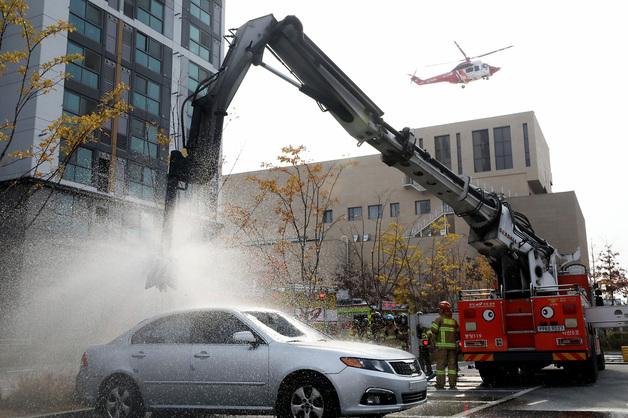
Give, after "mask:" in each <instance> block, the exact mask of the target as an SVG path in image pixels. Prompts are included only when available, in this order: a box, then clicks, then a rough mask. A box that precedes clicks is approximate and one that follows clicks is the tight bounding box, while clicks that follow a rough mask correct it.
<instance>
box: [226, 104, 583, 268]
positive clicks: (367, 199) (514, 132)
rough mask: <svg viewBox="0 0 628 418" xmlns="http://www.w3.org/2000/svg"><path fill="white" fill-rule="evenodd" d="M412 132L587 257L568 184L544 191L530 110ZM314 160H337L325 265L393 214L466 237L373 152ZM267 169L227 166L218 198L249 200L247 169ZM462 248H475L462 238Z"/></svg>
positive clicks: (555, 241)
mask: <svg viewBox="0 0 628 418" xmlns="http://www.w3.org/2000/svg"><path fill="white" fill-rule="evenodd" d="M414 133H415V136H416V138H417V145H420V146H421V147H423V148H424V149H426V150H427V151H428V152H429V153H430V154H431V155H433V156H434V157H435V158H437V159H438V160H439V161H441V162H442V163H443V164H445V165H446V166H448V167H449V168H450V169H451V170H452V171H454V173H457V174H459V175H468V176H470V177H471V182H472V183H473V184H475V185H477V186H481V187H482V188H484V189H485V190H488V191H491V192H496V193H498V194H500V195H501V196H503V197H504V198H505V199H507V200H508V201H510V202H511V204H512V205H513V208H514V209H515V210H517V211H520V212H522V213H524V214H525V215H527V216H528V218H529V219H530V220H531V221H532V225H533V227H534V228H535V231H536V233H537V235H539V236H541V237H544V238H546V239H547V240H548V241H549V242H550V243H551V244H552V245H554V246H555V247H556V248H557V249H558V250H559V251H560V252H563V253H569V252H573V251H575V250H576V249H577V248H578V247H580V249H581V251H582V262H583V263H584V264H587V265H588V253H587V238H586V227H585V221H584V217H583V215H582V212H581V210H580V207H579V205H578V200H577V198H576V195H575V193H574V192H563V193H552V174H551V166H550V155H549V148H548V146H547V143H546V141H545V138H544V136H543V133H542V131H541V128H540V126H539V124H538V122H537V120H536V117H535V115H534V112H524V113H516V114H511V115H503V116H496V117H491V118H486V119H477V120H470V121H464V122H457V123H451V124H446V125H438V126H430V127H424V128H418V129H414ZM322 164H323V166H324V167H330V166H335V167H342V173H341V175H340V177H339V178H338V181H337V183H336V184H335V187H334V190H333V196H334V198H335V200H334V201H333V203H332V204H331V205H330V207H329V210H328V211H327V213H325V218H326V221H327V222H335V223H334V226H333V227H332V228H331V229H330V230H329V232H328V234H327V236H326V238H325V239H326V240H327V241H328V243H327V247H328V248H327V251H326V252H327V253H328V254H329V255H334V256H332V257H326V259H324V260H323V264H324V265H323V270H324V271H326V272H327V273H329V274H333V272H334V271H338V270H340V269H341V268H342V267H343V265H344V266H346V265H347V264H348V263H350V262H351V261H352V258H355V257H356V256H357V254H356V251H357V250H356V249H357V248H358V247H363V246H364V245H366V246H368V245H369V244H368V243H369V242H371V241H372V240H373V239H374V236H375V234H377V229H378V228H379V229H380V230H381V228H384V229H385V228H386V226H387V225H389V224H390V223H393V222H396V223H399V224H401V225H402V226H403V227H404V228H405V229H406V233H407V234H409V235H412V236H413V237H415V238H416V240H417V241H419V242H420V241H421V239H423V238H425V236H426V235H427V234H426V231H428V230H429V229H431V228H428V227H429V226H430V224H432V223H433V222H434V221H435V220H437V219H439V218H441V217H442V216H447V218H448V221H449V224H450V228H451V230H452V231H453V232H456V233H458V234H461V235H463V236H465V239H464V241H465V242H466V236H467V235H468V232H469V228H468V226H467V225H466V223H465V222H464V221H463V220H462V219H461V218H458V217H456V216H455V215H454V214H453V212H452V211H451V209H450V208H449V207H448V206H447V205H446V204H444V203H443V202H442V201H441V200H439V199H438V198H436V197H435V196H433V195H431V194H430V193H429V192H427V191H425V189H423V188H422V187H421V186H420V185H418V184H415V183H413V182H412V181H410V180H409V179H408V178H407V177H406V176H405V175H404V174H403V173H401V172H400V171H397V170H395V169H394V168H390V167H388V166H387V165H386V164H384V163H382V162H381V159H380V155H379V154H377V155H369V156H365V157H356V158H349V159H341V160H335V161H326V162H323V163H322ZM273 175H275V174H271V173H269V172H268V171H265V170H262V171H256V172H248V173H239V174H234V175H232V176H230V178H229V179H228V181H227V182H226V185H225V188H224V195H223V196H224V199H223V200H224V201H225V202H230V204H235V205H237V206H241V207H251V205H253V201H254V197H255V195H256V194H257V193H258V189H257V186H256V185H254V184H253V183H252V182H251V181H250V180H248V179H249V178H250V176H258V177H261V178H268V177H271V176H273ZM274 204H275V202H272V201H266V202H263V203H262V205H261V206H260V207H258V208H257V209H256V216H257V219H258V221H259V227H260V231H264V232H263V233H262V234H261V235H260V236H258V242H257V243H259V241H260V240H261V241H264V240H266V241H268V242H272V241H273V240H275V239H277V234H276V230H277V225H278V220H277V219H276V214H275V212H274V211H273V209H272V208H273V205H274ZM227 230H229V227H227ZM262 235H263V237H262ZM248 238H249V239H250V238H251V237H248ZM294 238H295V239H296V237H294ZM425 240H426V241H427V240H429V239H428V238H425ZM464 251H465V252H466V253H467V254H468V255H469V256H474V255H475V254H476V253H475V251H474V250H473V249H472V248H470V247H468V246H467V248H466V249H464Z"/></svg>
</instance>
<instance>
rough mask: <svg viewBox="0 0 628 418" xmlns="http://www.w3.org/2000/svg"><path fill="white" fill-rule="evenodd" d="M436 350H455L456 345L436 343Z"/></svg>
mask: <svg viewBox="0 0 628 418" xmlns="http://www.w3.org/2000/svg"><path fill="white" fill-rule="evenodd" d="M436 348H456V343H436Z"/></svg>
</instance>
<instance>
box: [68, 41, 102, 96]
mask: <svg viewBox="0 0 628 418" xmlns="http://www.w3.org/2000/svg"><path fill="white" fill-rule="evenodd" d="M68 54H80V55H82V56H83V59H82V60H76V61H74V62H71V63H68V64H67V65H66V71H67V72H68V73H69V74H70V76H71V77H72V80H74V81H77V82H79V83H81V84H84V85H86V86H88V87H91V88H93V89H97V88H98V74H99V73H100V55H98V54H96V53H95V52H92V51H90V50H89V49H86V48H83V47H81V46H79V45H77V44H75V43H74V42H68Z"/></svg>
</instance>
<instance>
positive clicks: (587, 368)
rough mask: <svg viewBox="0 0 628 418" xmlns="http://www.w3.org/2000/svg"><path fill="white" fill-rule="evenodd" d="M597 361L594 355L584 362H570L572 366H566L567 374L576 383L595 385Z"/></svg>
mask: <svg viewBox="0 0 628 418" xmlns="http://www.w3.org/2000/svg"><path fill="white" fill-rule="evenodd" d="M591 352H592V353H595V351H593V347H591ZM598 361H599V360H598V356H597V355H595V354H594V355H592V356H590V357H589V358H588V359H586V360H583V361H574V362H570V363H572V364H569V365H568V366H567V367H568V368H567V373H569V375H570V377H571V378H572V379H574V380H576V381H578V382H581V383H584V384H587V383H595V382H596V381H597V375H598Z"/></svg>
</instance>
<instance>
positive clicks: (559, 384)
mask: <svg viewBox="0 0 628 418" xmlns="http://www.w3.org/2000/svg"><path fill="white" fill-rule="evenodd" d="M607 360H611V359H607ZM460 369H461V370H460V371H461V373H462V376H461V377H460V378H459V381H458V385H457V386H458V387H457V389H456V390H450V389H445V390H436V388H435V387H434V381H433V380H432V381H431V382H430V386H429V388H428V402H427V403H425V404H423V405H419V406H418V407H415V408H412V409H409V410H407V411H403V412H399V413H395V414H390V415H387V417H391V418H420V417H453V418H461V417H470V418H501V417H513V418H532V417H533V418H567V417H569V418H571V417H574V418H619V417H628V364H626V363H620V362H619V361H617V362H613V361H612V360H611V361H608V362H607V366H606V370H605V371H602V372H600V375H599V379H598V382H597V383H596V384H594V385H585V386H581V385H579V384H577V382H571V381H569V380H567V379H566V375H565V373H564V372H563V371H562V370H560V369H555V368H548V369H545V370H543V371H542V372H541V373H540V374H539V375H537V376H536V378H535V379H534V380H532V381H528V382H525V383H524V382H516V384H514V385H513V386H511V387H500V388H492V387H486V386H484V385H482V381H481V379H480V376H479V374H478V372H477V370H475V369H474V368H469V364H468V363H461V365H460ZM40 416H45V415H40ZM48 416H51V415H48ZM65 416H68V417H69V416H73V417H77V416H80V417H93V416H94V415H93V413H92V412H91V411H90V412H87V411H85V412H83V413H82V414H73V415H62V416H60V418H62V417H63V418H65ZM149 416H150V414H147V417H149ZM206 417H214V418H218V417H222V416H218V415H206ZM248 417H249V418H251V417H252V416H250V415H249V416H248ZM242 418H244V417H242Z"/></svg>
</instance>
